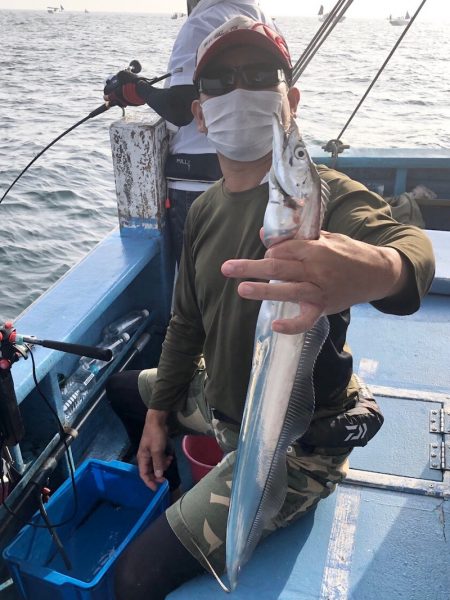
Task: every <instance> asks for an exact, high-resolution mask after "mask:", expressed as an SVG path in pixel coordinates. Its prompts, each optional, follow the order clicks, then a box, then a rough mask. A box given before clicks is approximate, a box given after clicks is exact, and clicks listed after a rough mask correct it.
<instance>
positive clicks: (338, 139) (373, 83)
mask: <svg viewBox="0 0 450 600" xmlns="http://www.w3.org/2000/svg"><path fill="white" fill-rule="evenodd" d="M426 1H427V0H422V2H421V4H420V6H419V8H418V9H417V10H416V12H415V13H414V15H413V16H412V18H411V19H410V21H409V23H408V25H407V26H406V27H405V30H404V31H403V33H402V35H401V36H400V37H399V39H398V40H397V42H396V43H395V45H394V47H393V48H392V50H391V51H390V52H389V55H388V57H387V58H386V60H385V61H384V63H383V64H382V65H381V67H380V69H379V70H378V73H377V74H376V75H375V77H374V78H373V80H372V82H371V84H370V85H369V87H368V88H367V90H366V92H365V94H364V96H363V97H362V98H361V100H360V101H359V102H358V104H357V106H356V108H355V110H354V111H353V112H352V114H351V115H350V118H349V119H348V121H347V123H346V124H345V125H344V127H343V129H342V131H341V133H340V134H339V135H338V136H337V138H336V140H335V141H338V142H339V141H340V139H341V137H342V135H343V134H344V132H345V131H346V129H347V127H348V126H349V125H350V123H351V122H352V120H353V117H354V116H355V115H356V113H357V112H358V110H359V108H360V107H361V105H362V103H363V102H364V100H365V99H366V98H367V96H368V95H369V92H370V90H371V89H372V88H373V86H374V85H375V83H376V82H377V80H378V78H379V76H380V75H381V73H382V72H383V70H384V68H385V66H386V65H387V64H388V62H389V61H390V59H391V57H392V55H393V54H394V52H395V51H396V50H397V48H398V46H399V45H400V43H401V41H402V40H403V38H404V37H405V35H406V34H407V33H408V30H409V28H410V27H411V25H412V24H413V23H414V21H415V19H416V17H417V15H418V14H419V12H420V11H421V10H422V8H423V6H424V4H425V2H426Z"/></svg>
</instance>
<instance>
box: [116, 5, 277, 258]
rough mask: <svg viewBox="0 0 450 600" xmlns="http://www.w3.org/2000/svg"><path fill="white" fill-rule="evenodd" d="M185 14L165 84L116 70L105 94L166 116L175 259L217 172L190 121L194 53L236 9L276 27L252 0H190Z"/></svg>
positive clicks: (169, 213) (211, 153)
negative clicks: (191, 213) (114, 83)
mask: <svg viewBox="0 0 450 600" xmlns="http://www.w3.org/2000/svg"><path fill="white" fill-rule="evenodd" d="M188 9H189V16H188V18H187V20H186V22H185V23H184V25H183V26H182V27H181V29H180V31H179V33H178V35H177V38H176V40H175V43H174V46H173V49H172V54H171V57H170V59H169V65H168V72H169V73H172V76H171V77H170V79H168V80H166V87H165V88H157V87H153V86H151V85H150V84H148V83H147V82H146V81H145V80H143V79H140V78H139V77H138V76H136V75H134V74H133V73H130V72H129V71H120V72H119V73H118V74H117V76H118V78H119V81H120V82H121V85H120V87H119V88H117V89H115V90H114V92H113V93H110V94H107V96H106V99H107V100H110V101H112V102H116V103H117V104H119V105H120V106H124V107H125V106H138V105H142V104H148V105H149V106H150V107H151V108H153V110H155V111H156V112H157V113H158V114H159V115H161V116H162V117H164V119H166V121H167V127H168V129H169V132H170V134H171V135H170V139H169V155H168V158H167V161H166V165H165V175H166V178H167V185H168V197H167V202H166V209H167V219H168V225H169V229H170V236H171V241H172V246H173V251H174V254H175V259H176V261H177V264H179V263H180V258H181V250H182V247H183V228H184V222H185V219H186V215H187V211H188V210H189V208H190V206H191V204H192V202H193V201H194V200H195V199H196V198H197V196H199V195H200V194H201V193H202V192H204V191H205V190H206V189H208V187H209V186H210V185H211V184H212V182H214V181H217V180H218V179H220V177H221V176H222V173H221V171H220V165H219V162H218V160H217V155H216V151H215V148H214V147H213V146H212V144H211V143H210V142H209V140H208V139H207V138H206V136H204V135H202V134H200V133H199V131H198V130H197V126H196V124H195V123H194V121H193V115H192V111H191V104H192V101H193V100H194V99H195V98H196V97H197V90H196V88H195V86H194V85H193V83H192V76H193V73H194V68H195V54H196V52H197V48H198V46H199V45H200V43H201V42H202V41H203V40H204V39H205V37H206V36H207V35H208V34H209V33H210V32H211V31H213V29H216V27H219V26H220V25H221V24H222V23H224V22H225V21H227V20H228V19H230V18H231V17H232V16H235V15H244V16H247V17H250V18H252V19H255V20H256V21H261V22H262V23H267V24H269V25H270V26H271V27H275V25H274V23H273V21H272V20H271V19H270V18H269V17H266V16H265V14H264V12H263V11H262V10H261V9H260V7H259V2H258V1H257V0H200V1H199V2H198V0H197V1H195V0H190V2H189V3H188Z"/></svg>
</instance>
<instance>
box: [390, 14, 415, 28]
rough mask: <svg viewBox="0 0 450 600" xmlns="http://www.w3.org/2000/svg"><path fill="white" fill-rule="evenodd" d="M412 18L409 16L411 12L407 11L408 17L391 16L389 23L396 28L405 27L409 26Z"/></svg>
mask: <svg viewBox="0 0 450 600" xmlns="http://www.w3.org/2000/svg"><path fill="white" fill-rule="evenodd" d="M410 19H411V17H410V16H409V12H408V11H406V15H405V16H404V17H393V16H392V15H389V23H390V24H391V25H394V26H396V27H403V25H407V24H408V23H409V21H410Z"/></svg>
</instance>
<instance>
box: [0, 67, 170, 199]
mask: <svg viewBox="0 0 450 600" xmlns="http://www.w3.org/2000/svg"><path fill="white" fill-rule="evenodd" d="M138 68H139V70H140V69H141V66H140V64H139V62H138V61H137V60H133V61H131V63H130V66H129V67H128V69H125V70H130V71H131V72H132V73H135V72H139V71H138V70H137V69H138ZM178 70H179V69H175V70H174V71H172V72H171V73H165V74H164V75H161V76H160V77H153V79H147V78H146V77H139V79H140V80H144V81H146V82H147V83H148V84H149V85H153V84H154V83H158V82H159V81H162V80H163V79H167V77H170V76H171V75H173V73H174V72H176V71H178ZM113 106H117V104H110V103H109V102H105V103H104V104H101V105H100V106H99V107H98V108H96V109H95V110H93V111H92V112H90V113H89V114H88V115H87V116H86V117H84V119H81V121H78V122H77V123H75V124H74V125H72V126H71V127H69V129H66V131H64V132H63V133H61V135H59V136H58V137H56V138H55V139H54V140H53V141H52V142H50V144H48V145H47V146H45V148H43V149H42V150H41V151H40V152H38V154H36V156H35V157H34V158H33V159H32V160H31V161H30V162H29V163H28V164H27V166H26V167H25V168H24V169H23V170H22V171H21V172H20V173H19V175H17V177H16V178H15V179H14V181H13V182H12V183H11V185H10V186H9V187H8V189H7V190H6V192H5V193H4V194H3V196H2V197H1V198H0V204H1V203H2V202H3V200H4V199H5V198H6V196H7V195H8V193H9V192H10V191H11V189H12V188H13V186H14V185H15V184H16V183H17V182H18V181H19V179H20V178H21V177H22V175H24V174H25V173H26V172H27V171H28V169H29V168H30V167H31V165H32V164H33V163H34V162H36V161H37V159H38V158H39V157H40V156H42V155H43V154H44V152H46V151H47V150H48V149H49V148H51V147H52V146H53V144H56V142H58V141H59V140H60V139H61V138H63V137H64V136H65V135H67V134H68V133H70V132H71V131H73V130H74V129H75V128H76V127H79V126H80V125H82V124H83V123H85V122H86V121H88V120H89V119H92V118H94V117H97V116H98V115H101V114H102V113H104V112H106V111H107V110H109V109H110V108H112V107H113ZM122 110H123V109H122Z"/></svg>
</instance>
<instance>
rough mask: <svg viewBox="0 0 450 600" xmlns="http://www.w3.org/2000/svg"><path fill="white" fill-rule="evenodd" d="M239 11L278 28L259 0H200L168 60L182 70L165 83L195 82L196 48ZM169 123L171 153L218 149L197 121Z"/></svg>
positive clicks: (184, 186)
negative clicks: (181, 125) (186, 123)
mask: <svg viewBox="0 0 450 600" xmlns="http://www.w3.org/2000/svg"><path fill="white" fill-rule="evenodd" d="M236 15H244V16H247V17H250V18H252V19H255V20H256V21H261V22H263V23H267V24H268V25H269V26H271V27H273V28H276V27H275V24H274V22H273V21H272V19H271V18H268V17H266V16H265V15H264V13H263V12H262V10H261V9H260V8H259V6H258V2H257V0H240V1H238V0H230V1H228V0H200V2H199V3H198V4H197V6H196V7H195V8H194V10H193V11H192V12H191V14H190V15H189V17H188V18H187V20H186V22H185V23H184V25H183V26H182V27H181V29H180V31H179V33H178V36H177V39H176V40H175V43H174V46H173V50H172V54H171V57H170V60H169V66H168V72H171V71H172V70H173V69H178V68H182V69H183V70H182V71H181V72H179V73H175V74H174V75H173V76H172V77H170V78H168V79H167V80H166V83H165V86H166V87H169V86H170V87H171V86H174V85H191V84H192V78H193V75H194V70H195V57H196V53H197V48H198V47H199V46H200V44H201V42H202V41H203V40H204V39H205V37H206V36H207V35H208V34H209V33H211V31H213V30H214V29H216V27H219V25H222V23H224V22H225V21H228V19H231V18H232V17H234V16H236ZM168 127H169V129H170V131H171V133H172V135H171V137H170V143H169V151H170V153H171V154H208V153H212V154H213V153H215V150H214V148H213V147H212V146H211V144H210V143H209V142H208V139H207V137H206V135H205V134H204V133H200V132H199V131H198V130H197V125H196V124H195V121H192V122H191V123H189V125H186V126H185V127H179V128H178V127H175V125H172V124H171V123H168ZM169 187H172V188H177V189H183V190H187V189H189V190H192V191H201V190H205V189H207V187H209V186H208V184H204V183H203V184H202V183H197V182H195V183H194V182H192V183H191V184H189V182H187V181H180V182H176V181H170V182H169Z"/></svg>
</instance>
